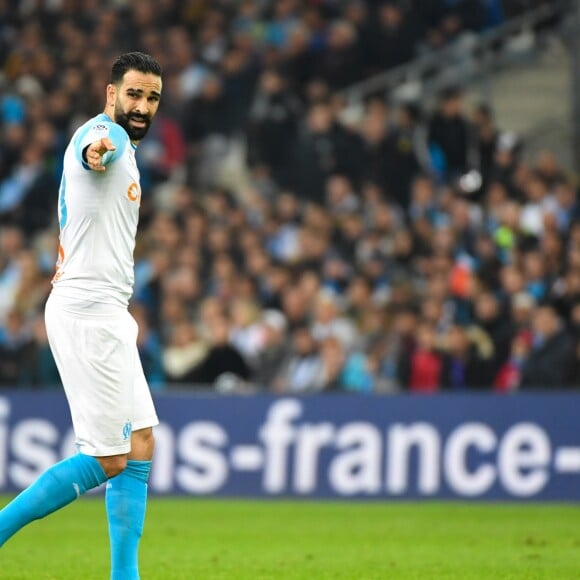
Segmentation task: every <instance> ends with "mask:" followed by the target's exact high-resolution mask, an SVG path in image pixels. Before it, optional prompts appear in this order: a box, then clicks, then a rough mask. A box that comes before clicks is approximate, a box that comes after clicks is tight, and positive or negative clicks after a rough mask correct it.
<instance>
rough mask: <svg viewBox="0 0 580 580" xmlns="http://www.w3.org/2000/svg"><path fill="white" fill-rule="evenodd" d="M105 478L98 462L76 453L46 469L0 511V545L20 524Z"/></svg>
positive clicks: (80, 493) (40, 514) (68, 501)
mask: <svg viewBox="0 0 580 580" xmlns="http://www.w3.org/2000/svg"><path fill="white" fill-rule="evenodd" d="M106 480H107V476H106V475H105V472H104V471H103V468H102V467H101V464H100V463H99V462H98V461H97V460H96V459H95V458H94V457H90V456H89V455H83V454H81V453H79V454H78V455H74V456H73V457H69V458H68V459H64V460H63V461H61V462H60V463H57V464H55V465H53V466H52V467H50V468H49V469H47V470H46V471H45V472H44V473H43V474H42V475H41V476H40V477H39V478H38V479H37V480H36V481H35V482H34V483H33V484H32V485H31V486H30V487H28V488H26V489H25V490H24V491H23V492H22V493H20V495H18V496H16V497H15V498H14V499H13V500H12V501H11V502H10V503H9V504H8V505H7V506H6V507H5V508H4V509H3V510H2V511H0V546H2V545H3V544H4V543H5V542H6V541H7V540H8V539H9V538H11V537H12V536H13V535H14V534H15V533H16V532H17V531H18V530H19V529H20V528H22V527H24V526H25V525H26V524H29V523H30V522H32V521H34V520H39V519H40V518H43V517H45V516H47V515H48V514H51V513H52V512H54V511H56V510H58V509H60V508H62V507H64V506H65V505H68V504H69V503H71V502H72V501H73V500H75V499H76V498H77V497H79V496H80V495H82V494H83V493H85V492H86V491H87V490H89V489H92V488H93V487H97V485H100V484H101V483H103V482H104V481H106Z"/></svg>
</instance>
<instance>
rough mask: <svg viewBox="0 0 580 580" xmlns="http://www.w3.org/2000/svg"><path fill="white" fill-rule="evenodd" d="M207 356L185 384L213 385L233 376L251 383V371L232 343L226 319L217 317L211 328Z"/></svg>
mask: <svg viewBox="0 0 580 580" xmlns="http://www.w3.org/2000/svg"><path fill="white" fill-rule="evenodd" d="M209 330H210V343H209V347H208V351H207V355H206V356H205V358H203V360H202V361H201V362H200V363H199V365H198V366H197V367H195V368H194V369H193V370H192V371H191V372H189V373H188V375H187V378H186V380H184V381H183V382H187V383H194V384H200V385H213V384H215V383H216V382H218V381H219V380H220V378H222V379H223V377H224V376H226V377H227V376H228V375H231V376H233V377H235V379H234V380H236V381H249V380H250V378H251V369H250V367H249V366H248V364H247V363H246V361H245V360H244V357H243V356H242V355H241V354H240V352H239V351H238V350H237V349H236V348H235V347H234V346H233V345H232V344H231V343H230V338H229V335H230V324H229V321H228V319H227V318H225V317H223V316H222V317H216V318H215V319H214V320H213V322H212V325H211V327H210V329H209Z"/></svg>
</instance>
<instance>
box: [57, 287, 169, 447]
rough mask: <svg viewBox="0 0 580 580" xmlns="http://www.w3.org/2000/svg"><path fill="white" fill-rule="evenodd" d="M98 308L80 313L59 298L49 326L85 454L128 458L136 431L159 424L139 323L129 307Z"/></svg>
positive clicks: (79, 441)
mask: <svg viewBox="0 0 580 580" xmlns="http://www.w3.org/2000/svg"><path fill="white" fill-rule="evenodd" d="M95 306H96V307H95V308H89V309H82V310H79V309H77V308H75V307H71V302H70V300H68V299H66V298H63V297H61V296H58V295H54V293H53V294H51V295H50V297H49V299H48V301H47V303H46V309H45V321H46V330H47V334H48V341H49V344H50V348H51V350H52V354H53V356H54V359H55V361H56V365H57V367H58V371H59V373H60V377H61V380H62V383H63V386H64V390H65V393H66V397H67V400H68V403H69V407H70V411H71V416H72V422H73V427H74V430H75V435H76V440H77V445H78V448H79V451H80V452H81V453H84V454H86V455H92V456H95V457H107V456H111V455H121V454H124V453H128V452H129V451H130V450H131V432H132V431H137V430H139V429H144V428H146V427H153V426H154V425H157V424H158V423H159V420H158V419H157V414H156V413H155V407H154V405H153V400H152V398H151V392H150V390H149V386H148V385H147V381H146V379H145V374H144V373H143V367H142V366H141V361H140V358H139V353H138V351H137V323H136V322H135V320H134V318H133V317H132V316H131V315H130V314H129V312H127V310H126V309H124V308H121V307H114V306H113V307H112V308H109V307H108V305H100V304H98V305H95ZM100 306H105V308H101V309H99V308H98V307H100Z"/></svg>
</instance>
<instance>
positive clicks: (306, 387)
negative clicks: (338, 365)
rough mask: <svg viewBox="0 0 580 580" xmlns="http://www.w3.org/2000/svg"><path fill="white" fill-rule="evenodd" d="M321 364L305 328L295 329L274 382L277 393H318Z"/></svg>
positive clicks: (314, 344) (321, 381) (322, 382)
mask: <svg viewBox="0 0 580 580" xmlns="http://www.w3.org/2000/svg"><path fill="white" fill-rule="evenodd" d="M322 368H323V362H322V359H321V357H320V354H319V352H318V348H317V345H316V341H315V340H314V337H313V336H312V333H311V332H310V330H309V329H308V327H306V326H301V327H298V328H296V330H294V332H293V334H292V347H291V349H290V351H289V354H288V356H287V358H286V361H285V362H284V363H283V364H282V367H281V369H280V372H279V374H278V376H277V377H276V379H275V380H274V391H275V392H277V393H307V392H315V391H320V390H321V389H322V388H323V387H324V386H325V383H324V381H323V380H321V375H322Z"/></svg>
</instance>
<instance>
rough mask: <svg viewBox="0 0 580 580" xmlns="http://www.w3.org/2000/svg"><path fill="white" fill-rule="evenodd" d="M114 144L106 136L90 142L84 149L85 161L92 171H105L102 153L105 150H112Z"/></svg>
mask: <svg viewBox="0 0 580 580" xmlns="http://www.w3.org/2000/svg"><path fill="white" fill-rule="evenodd" d="M114 150H115V146H114V145H113V143H112V141H111V140H110V139H109V138H108V137H103V138H102V139H99V140H98V141H95V142H94V143H91V144H90V145H89V146H88V147H87V148H86V150H85V162H86V164H87V165H88V166H89V167H90V168H91V169H92V170H93V171H105V169H106V167H105V166H104V165H103V155H104V154H105V153H106V152H107V151H114Z"/></svg>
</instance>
